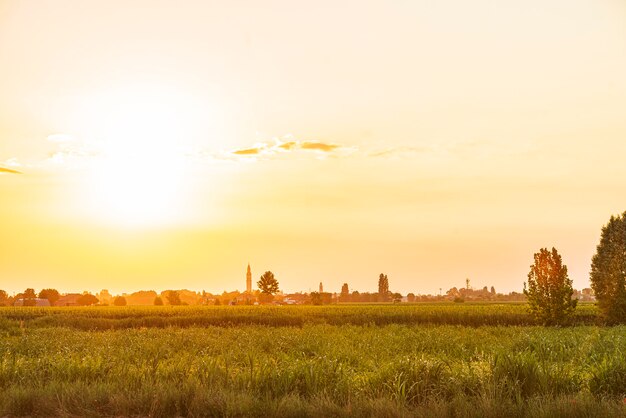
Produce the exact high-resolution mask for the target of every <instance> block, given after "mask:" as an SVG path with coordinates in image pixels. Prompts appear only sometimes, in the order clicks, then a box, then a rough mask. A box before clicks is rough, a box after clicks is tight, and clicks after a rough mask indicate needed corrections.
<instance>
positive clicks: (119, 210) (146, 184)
mask: <svg viewBox="0 0 626 418" xmlns="http://www.w3.org/2000/svg"><path fill="white" fill-rule="evenodd" d="M183 169H184V167H182V165H181V164H180V162H173V161H165V160H164V159H161V158H156V157H154V156H145V157H143V158H133V157H129V156H113V157H105V158H103V159H102V160H101V161H98V163H96V164H95V165H94V167H93V168H92V171H91V179H90V181H88V182H87V184H88V187H89V188H90V191H89V192H90V193H89V194H90V196H91V199H90V203H91V209H92V211H94V212H95V214H96V215H97V216H98V218H100V219H102V220H105V221H108V222H112V223H115V224H118V225H123V226H130V227H141V226H161V225H167V224H170V223H174V222H176V221H177V220H180V217H181V212H180V209H181V206H182V205H181V200H182V195H183V186H184V184H183V183H184V179H183Z"/></svg>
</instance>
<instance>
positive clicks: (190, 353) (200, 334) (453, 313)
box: [0, 304, 626, 417]
mask: <svg viewBox="0 0 626 418" xmlns="http://www.w3.org/2000/svg"><path fill="white" fill-rule="evenodd" d="M524 309H525V307H524V306H523V305H469V304H468V305H464V306H458V305H412V306H393V305H385V306H376V305H369V306H354V305H351V306H330V307H286V306H281V307H215V308H213V307H212V308H198V307H181V308H172V307H154V308H153V307H150V308H133V307H128V308H69V309H67V308H59V309H38V308H19V309H18V308H15V309H0V333H2V337H1V338H0V389H1V390H0V416H4V415H15V416H18V415H30V416H32V415H36V416H54V415H57V416H59V415H60V416H101V415H105V416H244V415H245V416H265V417H267V416H442V417H443V416H460V417H479V416H493V417H497V416H512V417H518V416H519V417H521V416H545V417H552V416H568V417H590V416H626V405H625V404H624V397H625V396H626V327H624V326H618V327H599V326H595V325H578V326H573V327H566V328H544V327H539V326H535V325H532V324H531V322H527V321H529V319H528V317H527V315H526V314H525V311H524ZM593 309H594V308H593V307H592V306H586V307H583V310H588V311H589V312H593ZM579 315H580V316H581V318H586V314H585V313H584V312H581V313H579ZM589 316H592V315H591V314H589ZM203 318H205V319H203ZM586 321H587V319H583V320H581V321H580V323H585V322H586Z"/></svg>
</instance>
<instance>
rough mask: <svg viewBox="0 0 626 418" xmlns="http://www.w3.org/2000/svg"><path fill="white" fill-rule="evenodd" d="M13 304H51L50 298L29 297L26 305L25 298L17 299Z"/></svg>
mask: <svg viewBox="0 0 626 418" xmlns="http://www.w3.org/2000/svg"><path fill="white" fill-rule="evenodd" d="M13 306H50V301H49V300H48V299H41V298H35V299H28V300H27V303H26V305H24V298H19V299H15V302H14V303H13Z"/></svg>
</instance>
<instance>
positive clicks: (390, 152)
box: [369, 147, 434, 157]
mask: <svg viewBox="0 0 626 418" xmlns="http://www.w3.org/2000/svg"><path fill="white" fill-rule="evenodd" d="M433 151H434V150H433V148H432V147H394V148H387V149H384V150H380V151H374V152H371V153H370V154H369V156H370V157H391V156H414V155H416V154H426V153H430V152H433Z"/></svg>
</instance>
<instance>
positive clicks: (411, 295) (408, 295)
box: [406, 293, 415, 302]
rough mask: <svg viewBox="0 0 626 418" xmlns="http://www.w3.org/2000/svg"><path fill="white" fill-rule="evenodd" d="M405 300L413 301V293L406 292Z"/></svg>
mask: <svg viewBox="0 0 626 418" xmlns="http://www.w3.org/2000/svg"><path fill="white" fill-rule="evenodd" d="M406 301H407V302H415V293H407V295H406Z"/></svg>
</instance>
